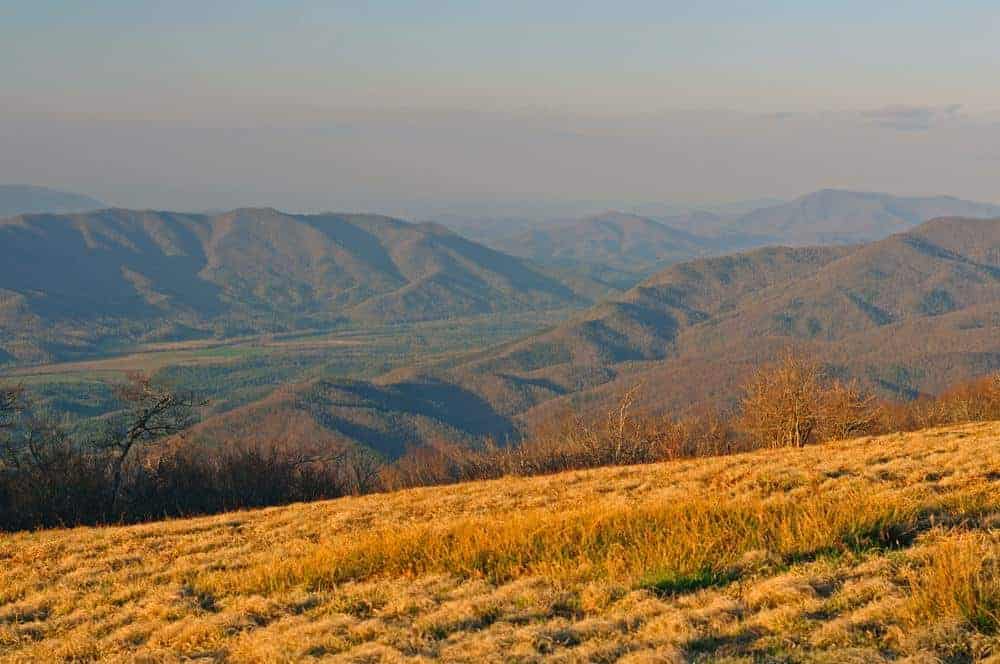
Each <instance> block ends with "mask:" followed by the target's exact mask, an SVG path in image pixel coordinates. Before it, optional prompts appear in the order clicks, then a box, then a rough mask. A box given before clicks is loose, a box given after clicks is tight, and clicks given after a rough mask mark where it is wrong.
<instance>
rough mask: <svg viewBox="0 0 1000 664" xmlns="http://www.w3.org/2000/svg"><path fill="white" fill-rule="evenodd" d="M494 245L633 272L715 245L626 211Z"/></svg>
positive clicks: (539, 256)
mask: <svg viewBox="0 0 1000 664" xmlns="http://www.w3.org/2000/svg"><path fill="white" fill-rule="evenodd" d="M495 245H496V246H497V247H498V248H500V249H503V250H504V251H507V252H508V253H512V254H515V255H518V256H524V257H526V258H531V259H533V260H537V261H555V262H563V263H574V262H580V263H597V264H600V265H606V266H610V267H613V268H616V269H622V270H629V271H632V272H638V271H640V270H647V269H650V268H652V267H656V266H662V265H667V264H669V263H672V262H677V261H678V260H687V259H690V258H693V257H696V256H699V255H703V254H706V253H708V252H709V251H710V249H711V248H712V243H711V242H710V241H708V240H706V238H703V237H700V236H698V235H694V234H692V233H687V232H685V231H680V230H677V229H675V228H672V227H670V226H668V225H666V224H664V223H661V222H659V221H656V220H654V219H650V218H648V217H641V216H638V215H634V214H625V213H622V212H604V213H602V214H598V215H594V216H591V217H586V218H584V219H581V220H579V221H576V222H573V223H571V224H559V225H557V226H555V227H554V228H542V229H537V230H530V231H526V232H524V233H523V234H521V235H518V236H516V237H513V238H510V239H509V240H504V241H499V242H496V243H495Z"/></svg>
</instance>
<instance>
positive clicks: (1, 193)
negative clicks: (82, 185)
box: [0, 184, 107, 217]
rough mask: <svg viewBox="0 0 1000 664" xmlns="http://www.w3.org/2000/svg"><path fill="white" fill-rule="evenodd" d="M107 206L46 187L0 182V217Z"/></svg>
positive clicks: (88, 198)
mask: <svg viewBox="0 0 1000 664" xmlns="http://www.w3.org/2000/svg"><path fill="white" fill-rule="evenodd" d="M104 207H107V205H105V204H104V203H102V202H101V201H99V200H97V199H94V198H91V197H90V196H84V195H83V194H75V193H72V192H68V191H59V190H57V189H49V188H47V187H35V186H30V185H14V184H0V217H13V216H14V215H18V214H31V213H38V212H57V213H58V212H87V211H89V210H99V209H101V208H104Z"/></svg>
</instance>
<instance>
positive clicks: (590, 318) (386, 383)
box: [203, 218, 1000, 455]
mask: <svg viewBox="0 0 1000 664" xmlns="http://www.w3.org/2000/svg"><path fill="white" fill-rule="evenodd" d="M790 346H791V347H798V348H800V349H803V350H806V351H809V352H813V353H815V354H816V356H817V357H822V358H823V359H824V361H825V362H827V363H828V364H829V365H830V366H831V367H832V369H833V370H834V371H835V372H837V373H838V374H840V375H843V376H845V377H855V378H858V379H861V380H862V381H863V382H864V383H865V384H867V385H869V386H873V387H875V388H877V389H879V390H880V391H881V392H882V393H883V394H889V395H892V396H898V397H912V396H915V395H917V394H920V393H923V392H932V391H935V390H939V389H941V388H943V387H944V386H946V385H948V384H950V383H953V382H955V381H957V380H961V379H964V378H967V377H970V376H974V375H979V374H982V373H986V372H989V371H991V370H995V369H996V368H998V367H1000V219H988V220H979V219H962V218H947V219H938V220H934V221H931V222H928V223H925V224H922V225H920V226H919V227H917V228H915V229H913V230H912V231H909V232H907V233H902V234H897V235H893V236H891V237H889V238H886V239H883V240H880V241H876V242H872V243H868V244H864V245H860V246H835V247H798V248H795V247H785V248H781V247H779V248H768V249H760V250H754V251H750V252H747V253H742V254H737V255H732V256H724V257H716V258H707V259H700V260H696V261H693V262H688V263H683V264H678V265H674V266H672V267H670V268H667V269H666V270H664V271H662V272H660V273H658V274H656V275H654V276H653V277H651V278H649V279H648V280H646V281H644V282H643V283H641V284H640V285H638V286H636V287H635V288H633V289H631V290H629V291H627V292H626V293H624V294H623V295H621V296H620V297H617V298H613V299H612V300H610V301H607V302H603V303H600V304H598V305H596V306H594V307H593V308H591V309H589V310H587V311H585V312H582V313H581V314H579V315H578V316H576V317H574V318H573V319H572V320H569V321H567V322H566V323H563V324H561V325H558V326H556V327H554V328H553V329H550V330H548V331H545V332H542V333H539V334H536V335H533V336H531V337H529V338H526V339H522V340H520V341H516V342H513V343H510V344H506V345H504V346H502V347H499V348H495V349H491V350H486V351H484V352H482V353H480V354H478V355H477V356H475V357H472V358H467V359H466V360H464V361H462V362H460V363H458V364H448V365H442V366H439V367H438V368H436V369H433V368H432V369H426V368H425V369H423V370H420V371H416V370H402V371H396V372H393V373H392V374H389V375H386V376H384V377H382V378H381V379H378V380H376V381H373V382H364V383H361V382H351V383H343V382H337V381H315V382H312V383H309V384H307V385H301V386H295V387H290V388H288V389H286V390H282V391H281V392H280V393H278V394H276V395H275V396H274V397H273V398H271V399H269V400H267V401H266V402H265V403H262V404H254V405H251V406H248V407H246V408H244V409H242V410H240V411H237V412H234V413H231V414H228V415H222V416H220V417H218V418H215V419H214V420H211V421H209V422H206V423H205V424H204V425H203V430H204V431H206V432H210V431H214V432H223V431H229V432H232V431H235V432H237V433H245V434H247V435H250V434H256V435H264V436H267V435H276V434H277V433H279V432H280V431H282V430H287V428H288V427H289V426H292V425H293V424H294V426H297V427H299V430H308V431H309V432H310V434H309V435H310V437H311V439H312V440H329V441H331V442H332V441H344V440H348V441H353V442H356V443H360V444H364V445H369V446H372V447H374V448H375V449H378V450H379V451H381V452H383V453H386V454H389V455H395V454H398V453H399V452H400V451H401V450H402V449H403V448H404V447H406V446H407V445H414V444H420V443H422V442H426V441H427V440H430V439H433V438H434V437H438V436H443V437H447V438H455V439H461V438H462V437H463V436H464V437H467V438H468V437H479V436H482V435H484V434H488V435H492V436H493V437H494V438H496V439H501V440H503V439H505V438H515V437H516V436H517V432H518V429H519V427H521V426H523V425H524V424H525V423H531V422H538V421H540V420H542V419H544V418H546V417H547V416H549V415H551V414H552V413H553V412H555V411H556V410H558V409H559V408H561V407H563V406H564V405H566V404H567V403H569V402H576V403H584V402H586V403H589V404H591V406H592V407H590V408H588V409H587V410H588V411H589V412H598V413H599V412H601V410H602V409H603V408H604V407H605V406H610V405H611V404H612V403H613V402H614V400H615V399H616V398H617V396H618V395H620V394H621V392H622V391H623V390H624V389H625V388H627V387H629V386H631V385H633V384H635V383H637V382H638V383H642V384H644V385H645V386H646V389H645V391H644V393H643V394H644V396H645V398H646V399H648V401H649V402H648V403H647V404H646V405H648V406H652V407H655V408H658V409H660V410H667V411H668V412H681V411H683V410H685V409H688V408H691V407H695V406H697V405H698V404H699V403H705V402H708V401H714V402H720V401H721V402H725V400H726V399H732V398H734V397H735V396H736V395H737V393H738V390H739V385H740V382H741V380H742V379H743V378H744V377H745V376H746V374H747V372H748V371H749V370H750V369H751V368H752V367H754V366H756V365H757V364H759V363H760V362H766V361H770V360H773V359H776V358H777V357H778V356H779V355H780V354H781V353H783V352H785V350H786V349H787V348H788V347H790Z"/></svg>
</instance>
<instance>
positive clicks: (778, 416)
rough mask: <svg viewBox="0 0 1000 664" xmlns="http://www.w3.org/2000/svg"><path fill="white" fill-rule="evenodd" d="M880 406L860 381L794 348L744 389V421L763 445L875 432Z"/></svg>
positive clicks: (788, 444)
mask: <svg viewBox="0 0 1000 664" xmlns="http://www.w3.org/2000/svg"><path fill="white" fill-rule="evenodd" d="M878 419H879V407H878V404H877V402H876V400H875V399H874V397H872V396H871V395H869V394H866V393H865V392H864V391H863V390H862V389H861V388H860V387H859V386H858V384H857V383H856V382H852V383H848V384H845V383H842V382H840V381H839V380H835V379H831V378H830V377H829V376H828V375H827V373H826V372H825V371H824V370H823V367H822V366H821V365H820V364H819V363H818V362H815V361H813V360H810V359H808V358H804V357H801V356H799V355H796V354H795V353H793V352H791V351H789V352H788V353H786V355H785V357H784V359H783V360H782V361H781V362H779V363H778V364H776V365H772V366H766V367H762V368H760V369H758V370H757V371H756V372H755V373H754V376H753V378H752V379H751V380H750V381H749V382H748V383H747V385H746V386H745V387H744V396H743V400H742V401H741V403H740V417H739V424H740V426H741V428H742V429H743V430H744V431H745V432H746V433H747V434H749V436H750V438H751V439H752V440H753V442H754V443H755V444H756V445H757V446H760V447H802V446H803V445H807V444H809V443H814V442H817V441H820V440H828V439H831V438H838V437H849V436H851V435H861V434H864V433H868V432H870V431H871V430H872V429H874V427H875V426H876V425H877V423H878Z"/></svg>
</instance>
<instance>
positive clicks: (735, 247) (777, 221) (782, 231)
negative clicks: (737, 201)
mask: <svg viewBox="0 0 1000 664" xmlns="http://www.w3.org/2000/svg"><path fill="white" fill-rule="evenodd" d="M944 216H954V217H981V218H989V217H996V216H1000V206H997V205H993V204H989V203H976V202H972V201H965V200H962V199H958V198H953V197H948V196H938V197H924V198H913V197H910V198H907V197H900V196H892V195H889V194H882V193H870V192H856V191H844V190H835V189H825V190H822V191H817V192H814V193H811V194H807V195H805V196H802V197H799V198H797V199H795V200H793V201H789V202H787V203H780V204H777V205H770V206H767V207H763V208H759V209H755V210H752V211H750V212H740V213H735V214H733V213H726V212H724V211H722V212H711V211H700V210H692V211H689V212H685V213H682V214H673V215H670V216H663V217H656V218H652V217H643V216H639V215H635V214H626V213H621V212H605V213H603V214H599V215H594V216H590V217H585V218H583V219H580V220H577V221H574V222H560V223H555V224H547V225H544V226H542V227H540V228H536V229H532V230H527V231H525V230H518V231H517V232H514V233H512V234H511V235H509V236H507V237H502V238H495V239H492V240H488V241H487V242H488V243H489V244H491V246H494V247H496V248H497V249H500V250H502V251H504V252H507V253H510V254H513V255H517V256H524V257H528V258H532V259H533V260H537V261H547V262H553V263H556V264H586V265H603V266H609V267H611V268H614V269H617V270H620V271H624V272H627V273H630V274H633V275H639V276H646V275H649V274H652V273H653V272H655V271H656V270H658V269H661V268H663V267H666V266H667V265H670V264H672V263H676V262H679V261H684V260H690V259H693V258H698V257H704V256H713V255H721V254H726V253H730V252H733V251H742V250H747V249H752V248H757V247H764V246H772V245H783V246H809V245H820V244H822V245H831V244H832V245H837V244H856V243H860V242H871V241H873V240H879V239H882V238H884V237H887V236H889V235H892V234H893V233H899V232H902V231H905V230H908V229H910V228H913V227H914V226H916V225H918V224H920V223H921V222H923V221H926V220H928V219H933V218H935V217H944ZM497 223H498V224H500V223H502V222H497ZM511 228H518V229H519V228H520V226H511Z"/></svg>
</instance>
